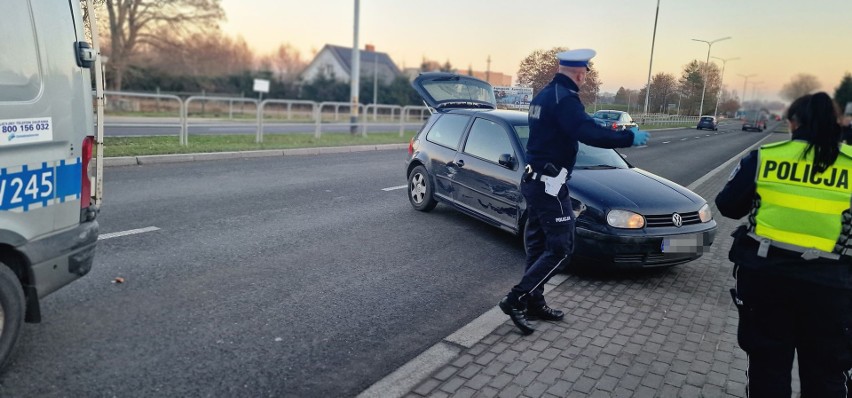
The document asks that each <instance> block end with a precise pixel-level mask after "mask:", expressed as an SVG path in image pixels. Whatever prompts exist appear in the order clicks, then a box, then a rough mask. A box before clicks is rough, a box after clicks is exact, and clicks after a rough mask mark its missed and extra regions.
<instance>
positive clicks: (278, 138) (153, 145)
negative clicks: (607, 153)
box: [104, 123, 695, 157]
mask: <svg viewBox="0 0 852 398" xmlns="http://www.w3.org/2000/svg"><path fill="white" fill-rule="evenodd" d="M694 127H695V124H694V123H666V124H649V125H643V126H640V128H641V129H643V130H655V129H662V128H694ZM415 133H416V131H414V130H409V131H405V132H404V133H403V135H402V137H400V136H399V133H397V132H393V133H370V134H368V135H367V136H366V137H362V136H360V135H350V134H346V133H325V134H323V135H322V136H321V137H320V138H314V134H313V133H291V134H265V135H264V136H263V143H260V144H258V143H256V142H254V141H255V136H254V135H250V134H222V135H194V134H190V135H189V145H187V146H181V145H180V140H179V139H178V137H177V136H145V137H104V156H106V157H118V156H144V155H169V154H181V153H202V152H236V151H257V150H263V149H291V148H315V147H334V146H349V145H380V144H405V143H408V141H410V140H411V137H413V136H414V134H415Z"/></svg>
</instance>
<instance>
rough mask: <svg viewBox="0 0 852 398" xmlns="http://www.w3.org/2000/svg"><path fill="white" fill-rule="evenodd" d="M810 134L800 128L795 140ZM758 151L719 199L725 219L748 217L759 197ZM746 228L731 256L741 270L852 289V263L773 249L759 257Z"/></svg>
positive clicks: (742, 163) (737, 234) (743, 162)
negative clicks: (751, 270)
mask: <svg viewBox="0 0 852 398" xmlns="http://www.w3.org/2000/svg"><path fill="white" fill-rule="evenodd" d="M809 136H810V133H809V132H807V131H805V130H803V129H797V130H796V131H794V132H793V139H806V138H807V137H809ZM757 154H758V151H757V150H754V151H751V152H750V153H749V154H748V155H746V156H745V157H743V158H742V160H740V163H739V166H737V168H735V169H734V172H733V173H732V174H731V176H730V178H729V179H728V183H727V184H725V187H724V188H722V191H721V192H719V194H718V195H717V196H716V208H718V209H719V212H720V213H722V215H723V216H725V217H728V218H733V219H740V218H742V217H745V216H747V215H749V213H750V212H751V209H752V206H753V205H754V200H755V199H758V198H757V182H756V181H757V168H758V167H757V162H758V156H757ZM746 232H748V231H747V229H746V226H741V227H739V228H738V229H737V230H736V231H734V233H733V235H732V236H734V244H733V245H732V246H731V251H730V253H729V254H728V257H729V258H730V260H731V261H733V262H734V264H736V265H737V266H739V267H743V268H748V269H753V270H760V271H765V272H772V273H775V274H777V275H784V276H787V277H790V278H794V279H799V280H805V281H809V282H813V283H818V284H821V285H825V286H832V287H839V288H843V289H849V290H852V263H850V261H849V260H848V259H844V260H841V261H837V260H829V259H825V258H819V259H815V260H805V259H803V258H802V254H801V253H796V252H792V251H787V250H783V249H779V248H776V247H770V248H769V253H768V255H767V256H766V257H760V256H758V255H757V249H758V247H759V243H758V242H757V241H756V240H754V239H752V238H750V237H748V236H747V235H746Z"/></svg>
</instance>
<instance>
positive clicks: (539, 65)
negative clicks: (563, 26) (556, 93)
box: [518, 47, 601, 105]
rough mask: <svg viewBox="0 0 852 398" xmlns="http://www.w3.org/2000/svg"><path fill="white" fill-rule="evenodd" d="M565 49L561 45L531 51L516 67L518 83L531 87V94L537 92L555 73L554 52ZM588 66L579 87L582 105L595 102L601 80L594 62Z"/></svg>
mask: <svg viewBox="0 0 852 398" xmlns="http://www.w3.org/2000/svg"><path fill="white" fill-rule="evenodd" d="M567 50H568V49H567V48H563V47H554V48H551V49H550V50H535V51H533V52H532V53H531V54H530V55H528V56H527V57H526V58H524V59H523V61H521V65H520V67H519V69H518V83H520V84H522V85H528V86H530V87H532V89H533V94H535V93H538V92H539V91H540V90H541V89H542V88H544V86H546V85H547V83H550V81H551V80H552V79H553V75H555V74H556V70H557V69H558V67H559V62H558V61H557V59H556V54H557V53H560V52H562V51H567ZM589 68H591V71H589V73H587V74H586V81H585V82H583V86H582V87H580V100H582V101H583V104H584V105H588V104H592V103H594V102H595V99H596V98H597V95H598V93H599V92H600V87H601V80H600V77H599V75H598V71H597V69H595V67H594V63H592V62H590V63H589Z"/></svg>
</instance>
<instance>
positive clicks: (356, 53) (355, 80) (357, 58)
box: [349, 0, 361, 134]
mask: <svg viewBox="0 0 852 398" xmlns="http://www.w3.org/2000/svg"><path fill="white" fill-rule="evenodd" d="M359 3H360V1H359V0H355V27H354V31H353V33H352V37H353V43H352V67H351V68H350V69H351V71H350V72H351V76H350V78H349V81H350V87H349V95H350V97H351V100H350V104H349V107H350V108H351V112H350V116H349V123H350V124H349V133H351V134H355V133H356V132H357V131H358V91H359V90H360V81H359V78H360V75H361V50H360V49H359V48H358V14H359V12H360V11H359V8H360V7H359Z"/></svg>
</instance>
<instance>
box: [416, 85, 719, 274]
mask: <svg viewBox="0 0 852 398" xmlns="http://www.w3.org/2000/svg"><path fill="white" fill-rule="evenodd" d="M413 84H414V86H415V89H416V90H417V91H418V93H419V94H420V95H421V96H422V97H423V99H424V100H425V101H426V103H427V104H428V105H429V106H430V107H432V108H433V109H434V110H435V113H434V114H432V116H431V117H430V118H429V119H428V120H427V121H426V123H425V124H424V126H423V128H422V129H421V130H420V132H419V133H418V134H417V135H416V136H414V137H413V138H412V140H411V142H410V144H409V148H408V153H409V156H408V158H407V160H406V162H405V174H406V177H407V178H408V197H409V201H410V202H411V205H412V206H413V207H414V208H415V209H416V210H420V211H430V210H432V209H433V208H435V206H436V205H437V204H438V203H439V202H440V203H443V204H446V205H449V206H452V207H454V208H456V209H458V210H459V211H461V212H463V213H465V214H468V215H470V216H473V217H475V218H478V219H480V220H482V221H484V222H487V223H489V224H492V225H494V226H496V227H498V228H502V229H504V230H506V231H509V232H511V233H514V234H520V233H522V232H523V230H524V225H525V223H526V218H527V214H526V211H527V208H526V207H527V206H526V201H525V199H524V197H523V195H522V194H521V191H520V181H521V175H522V174H523V169H524V166H525V165H526V163H525V160H524V156H525V151H524V148H526V143H527V140H528V139H529V124H528V119H527V113H525V112H519V111H509V110H496V109H495V100H494V93H493V91H492V89H491V86H490V85H489V84H488V83H486V82H484V81H481V80H478V79H474V78H471V77H468V76H459V75H455V74H449V73H427V74H422V75H420V76H419V77H418V78H417V79H416V80H415V81H414V83H413ZM569 185H570V187H571V201H572V203H573V206H574V208H575V209H578V210H577V212H579V215H578V217H577V232H576V239H577V244H576V246H575V252H574V257H575V258H576V259H577V260H580V261H583V260H585V261H586V262H589V263H591V264H594V265H598V264H600V265H610V266H617V267H655V266H669V265H675V264H681V263H685V262H688V261H691V260H694V259H696V258H698V257H700V256H701V254H702V253H703V250H704V248H705V247H706V246H709V245H710V244H711V243H712V242H713V239H714V237H715V233H716V222H715V221H714V220H713V217H712V215H711V212H710V207H709V206H708V204H707V202H706V201H705V200H704V199H703V198H702V197H701V196H699V195H697V194H695V193H693V192H692V191H690V190H688V189H686V188H684V187H682V186H680V185H678V184H675V183H673V182H671V181H668V180H666V179H664V178H661V177H658V176H656V175H654V174H652V173H649V172H647V171H644V170H641V169H638V168H635V167H633V166H631V165H630V164H628V163H627V162H626V161H625V160H624V159H623V158H622V156H620V155H619V153H618V152H616V151H614V150H612V149H602V148H595V147H591V146H586V145H584V144H582V143H581V144H580V149H579V152H578V154H577V163H576V167H575V168H574V172H573V174H572V177H571V179H570V182H569Z"/></svg>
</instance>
